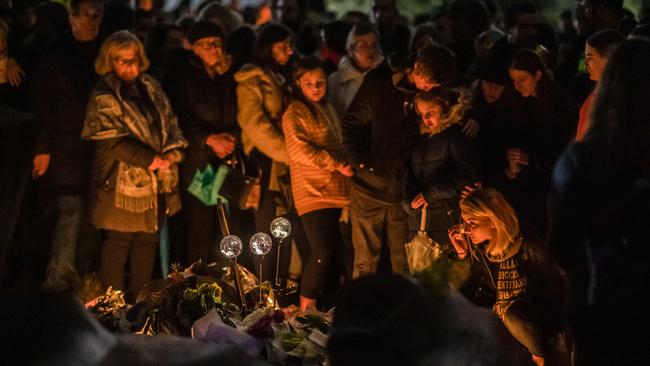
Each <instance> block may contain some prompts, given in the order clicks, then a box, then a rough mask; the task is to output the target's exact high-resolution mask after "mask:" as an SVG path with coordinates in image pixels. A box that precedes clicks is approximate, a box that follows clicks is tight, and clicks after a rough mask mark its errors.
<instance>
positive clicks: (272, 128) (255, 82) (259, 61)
mask: <svg viewBox="0 0 650 366" xmlns="http://www.w3.org/2000/svg"><path fill="white" fill-rule="evenodd" d="M293 43H294V35H293V33H292V32H291V30H289V28H287V27H285V26H284V25H281V24H275V23H269V24H266V25H264V26H263V27H262V28H261V29H260V33H259V36H258V39H257V44H256V46H255V47H256V51H255V59H256V63H248V64H245V65H243V66H242V67H241V69H240V70H239V71H238V72H237V73H236V74H235V81H236V82H237V107H238V108H237V121H238V122H239V125H240V127H241V130H242V137H241V138H242V144H243V147H244V153H245V154H246V155H247V156H248V160H249V162H250V163H254V164H250V165H257V167H259V170H260V171H261V179H260V184H261V197H260V199H259V205H258V207H257V209H256V212H255V227H256V230H257V231H263V232H268V231H269V224H270V223H271V221H272V220H273V218H274V217H275V216H276V215H279V214H287V213H288V212H289V211H290V209H291V207H289V206H290V205H289V202H290V198H289V197H288V195H287V194H286V193H287V192H288V191H289V190H288V189H286V188H288V187H287V186H286V182H287V180H288V179H286V178H288V175H289V169H288V165H289V153H288V152H287V146H286V144H285V141H284V135H283V133H282V126H281V119H282V114H283V113H284V111H285V109H286V108H287V104H288V101H289V99H290V97H291V92H292V67H291V61H292V56H293V54H294V51H293ZM281 184H283V186H281ZM280 192H283V193H284V194H281V193H280ZM278 202H282V203H281V204H278ZM300 231H301V230H295V229H294V234H295V233H297V232H300ZM276 250H277V246H275V245H274V246H273V249H272V251H271V253H269V257H271V258H275V257H276ZM289 259H290V257H289V251H287V250H285V251H284V253H283V258H282V259H281V263H280V266H281V271H280V272H281V273H282V274H283V277H284V275H285V274H286V272H287V271H288V265H289ZM264 270H265V273H264V276H263V278H265V279H270V278H271V277H272V276H274V275H275V262H273V263H270V265H265V266H264Z"/></svg>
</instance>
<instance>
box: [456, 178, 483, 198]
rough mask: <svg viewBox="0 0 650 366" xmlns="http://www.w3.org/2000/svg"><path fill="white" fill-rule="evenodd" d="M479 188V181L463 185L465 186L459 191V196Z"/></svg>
mask: <svg viewBox="0 0 650 366" xmlns="http://www.w3.org/2000/svg"><path fill="white" fill-rule="evenodd" d="M481 188H483V183H481V182H476V183H474V184H471V185H467V186H465V188H463V191H462V192H460V198H465V197H467V195H468V194H470V193H471V192H474V191H475V190H477V189H481Z"/></svg>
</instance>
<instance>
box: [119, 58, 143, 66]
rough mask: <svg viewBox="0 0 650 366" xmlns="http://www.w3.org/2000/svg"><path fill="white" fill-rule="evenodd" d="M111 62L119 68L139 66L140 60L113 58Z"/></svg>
mask: <svg viewBox="0 0 650 366" xmlns="http://www.w3.org/2000/svg"><path fill="white" fill-rule="evenodd" d="M113 61H114V62H115V64H116V65H118V66H121V67H124V66H138V65H140V59H139V58H137V57H134V58H130V59H126V58H121V57H117V58H114V59H113Z"/></svg>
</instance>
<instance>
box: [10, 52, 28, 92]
mask: <svg viewBox="0 0 650 366" xmlns="http://www.w3.org/2000/svg"><path fill="white" fill-rule="evenodd" d="M24 76H25V72H24V71H23V69H22V68H21V67H20V65H18V62H16V60H15V59H13V58H9V59H7V79H8V80H9V84H10V85H11V86H14V87H15V86H20V84H21V83H22V82H23V77H24Z"/></svg>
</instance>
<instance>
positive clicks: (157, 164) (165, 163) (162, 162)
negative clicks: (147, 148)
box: [148, 155, 172, 172]
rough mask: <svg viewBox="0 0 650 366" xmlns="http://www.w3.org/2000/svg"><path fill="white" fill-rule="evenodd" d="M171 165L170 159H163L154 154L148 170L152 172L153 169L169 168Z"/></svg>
mask: <svg viewBox="0 0 650 366" xmlns="http://www.w3.org/2000/svg"><path fill="white" fill-rule="evenodd" d="M171 166H172V162H171V161H169V160H167V159H163V158H162V157H160V156H159V155H156V156H155V157H154V158H153V161H152V162H151V164H149V168H148V169H149V170H150V171H152V172H153V171H154V170H169V169H170V168H171Z"/></svg>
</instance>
